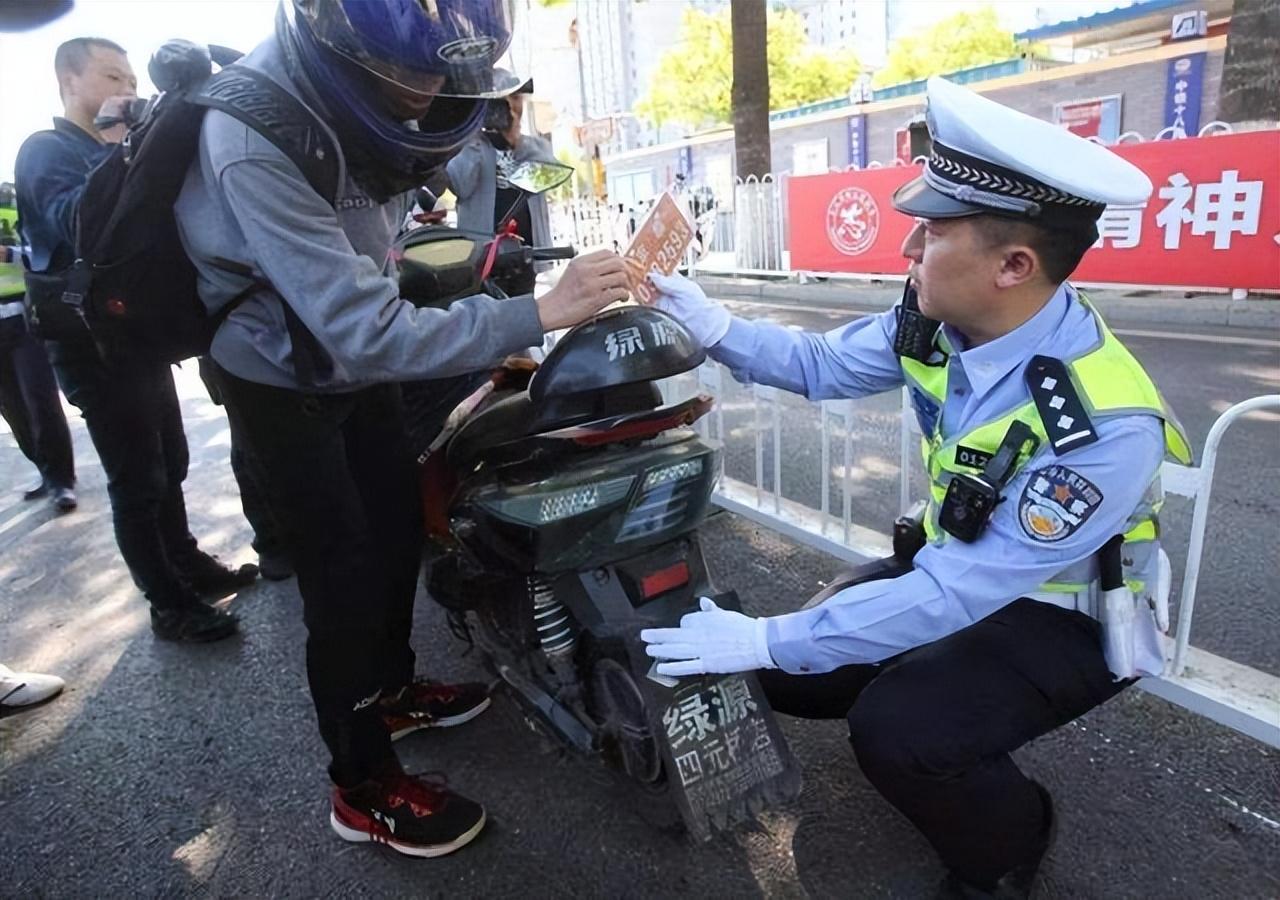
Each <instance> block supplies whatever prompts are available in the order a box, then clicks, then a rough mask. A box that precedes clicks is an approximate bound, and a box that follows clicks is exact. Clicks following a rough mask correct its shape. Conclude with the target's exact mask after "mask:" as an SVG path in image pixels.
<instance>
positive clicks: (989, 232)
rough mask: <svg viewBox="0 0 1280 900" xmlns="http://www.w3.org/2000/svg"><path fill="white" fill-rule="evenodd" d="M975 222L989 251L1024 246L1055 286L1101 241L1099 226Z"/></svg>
mask: <svg viewBox="0 0 1280 900" xmlns="http://www.w3.org/2000/svg"><path fill="white" fill-rule="evenodd" d="M973 222H974V224H975V225H976V226H977V229H978V233H979V234H981V235H982V237H983V239H984V240H985V241H986V242H987V245H988V246H989V247H992V248H995V247H1002V246H1005V245H1007V244H1025V245H1027V246H1028V247H1030V248H1031V249H1032V250H1034V251H1035V254H1036V256H1037V257H1038V258H1039V260H1040V267H1041V268H1042V269H1043V270H1044V274H1045V277H1046V278H1048V279H1049V281H1051V282H1052V283H1054V284H1061V283H1062V282H1064V281H1066V280H1067V279H1068V278H1069V277H1071V273H1072V272H1074V271H1075V270H1076V266H1078V265H1080V260H1082V259H1084V255H1085V252H1086V251H1088V249H1089V248H1090V247H1092V246H1093V242H1094V241H1096V240H1097V239H1098V229H1097V226H1096V225H1095V224H1094V223H1092V222H1079V223H1076V224H1072V225H1060V226H1059V225H1055V226H1053V227H1048V226H1045V225H1039V224H1036V223H1035V222H1027V221H1022V220H1019V219H1011V218H1008V217H1006V216H987V215H982V216H974V217H973Z"/></svg>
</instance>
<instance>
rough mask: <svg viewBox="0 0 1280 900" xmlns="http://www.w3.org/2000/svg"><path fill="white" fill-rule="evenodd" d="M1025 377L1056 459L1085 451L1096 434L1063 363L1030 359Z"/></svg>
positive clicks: (1096, 437)
mask: <svg viewBox="0 0 1280 900" xmlns="http://www.w3.org/2000/svg"><path fill="white" fill-rule="evenodd" d="M1025 377H1026V379H1027V388H1028V389H1029V390H1030V391H1031V399H1032V400H1034V401H1035V404H1036V411H1037V412H1038V413H1039V414H1040V422H1041V424H1043V425H1044V430H1045V434H1047V435H1048V436H1049V446H1051V447H1052V448H1053V452H1054V455H1055V456H1061V455H1062V454H1064V453H1067V452H1069V451H1071V450H1076V449H1078V448H1080V447H1087V446H1088V445H1089V444H1092V443H1093V442H1094V441H1096V440H1097V439H1098V432H1097V431H1095V430H1094V427H1093V422H1092V421H1091V420H1090V419H1089V413H1088V411H1087V410H1085V408H1084V402H1083V401H1082V400H1081V399H1080V394H1079V392H1078V391H1076V386H1075V384H1073V383H1072V381H1071V374H1070V373H1069V372H1068V371H1067V367H1066V365H1065V364H1063V362H1062V360H1060V359H1054V358H1053V357H1052V356H1033V357H1031V362H1029V363H1027V370H1026V375H1025Z"/></svg>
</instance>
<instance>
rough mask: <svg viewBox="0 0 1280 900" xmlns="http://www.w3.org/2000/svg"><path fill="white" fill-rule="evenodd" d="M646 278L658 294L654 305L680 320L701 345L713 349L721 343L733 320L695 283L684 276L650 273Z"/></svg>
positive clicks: (727, 311)
mask: <svg viewBox="0 0 1280 900" xmlns="http://www.w3.org/2000/svg"><path fill="white" fill-rule="evenodd" d="M648 277H649V280H650V281H651V282H653V286H654V287H656V288H657V289H658V291H659V293H658V299H657V301H655V303H654V306H656V307H658V309H660V310H662V311H663V312H665V313H668V314H670V315H672V316H674V317H675V318H677V319H679V320H680V322H681V323H682V324H683V325H684V327H685V328H688V329H689V332H690V333H691V334H692V335H693V336H694V337H695V338H697V339H698V342H699V343H701V344H702V346H704V347H712V346H715V345H716V344H717V343H719V342H720V339H721V338H722V337H724V333H725V332H726V331H728V330H729V322H730V321H731V320H732V318H733V317H732V316H731V315H730V314H729V310H727V309H725V308H724V307H723V306H721V305H720V304H719V303H717V302H716V301H715V300H711V299H708V297H707V295H706V294H704V293H703V292H702V288H700V287H698V285H697V283H696V282H693V281H690V280H689V279H688V278H685V277H684V276H683V275H661V274H659V273H657V272H650V273H649V276H648Z"/></svg>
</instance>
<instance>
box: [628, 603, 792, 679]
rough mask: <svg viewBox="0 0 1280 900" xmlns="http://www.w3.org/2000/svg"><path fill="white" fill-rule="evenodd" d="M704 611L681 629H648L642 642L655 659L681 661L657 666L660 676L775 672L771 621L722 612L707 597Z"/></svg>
mask: <svg viewBox="0 0 1280 900" xmlns="http://www.w3.org/2000/svg"><path fill="white" fill-rule="evenodd" d="M699 605H700V606H701V608H702V609H701V612H695V613H689V614H688V615H686V616H684V617H683V618H681V619H680V627H679V628H646V629H644V630H643V631H641V632H640V639H641V640H642V641H644V642H645V643H646V644H648V645H649V646H648V647H645V653H647V654H649V655H650V656H652V657H654V658H655V659H673V660H681V662H664V663H659V664H658V674H659V675H707V674H711V673H717V674H718V673H730V672H748V671H751V670H753V669H776V668H777V667H778V664H777V663H775V662H774V661H773V657H772V656H771V655H769V638H768V627H769V625H768V619H756V618H752V617H751V616H744V615H743V614H742V613H739V612H733V611H732V610H727V609H721V608H720V607H718V606H716V604H715V602H714V601H713V600H711V599H709V598H707V597H703V598H702V599H701V600H700V601H699Z"/></svg>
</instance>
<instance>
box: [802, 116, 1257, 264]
mask: <svg viewBox="0 0 1280 900" xmlns="http://www.w3.org/2000/svg"><path fill="white" fill-rule="evenodd" d="M1112 149H1113V150H1114V151H1115V152H1116V153H1118V154H1119V155H1120V156H1122V157H1124V158H1125V159H1127V160H1129V161H1130V162H1132V163H1133V164H1134V165H1136V166H1137V167H1138V168H1140V169H1142V171H1143V172H1145V173H1146V174H1147V177H1148V178H1150V179H1151V183H1152V185H1153V186H1154V190H1153V192H1152V194H1151V197H1150V198H1149V199H1148V200H1147V202H1146V203H1145V204H1142V205H1139V206H1112V207H1108V208H1107V211H1106V212H1105V213H1104V214H1103V216H1102V219H1101V221H1099V223H1098V232H1099V239H1098V243H1097V244H1095V245H1094V248H1093V249H1092V250H1090V251H1089V253H1088V254H1086V256H1085V258H1084V261H1083V262H1082V263H1081V264H1080V267H1079V268H1078V269H1076V271H1075V274H1074V275H1072V278H1073V279H1074V280H1078V281H1100V282H1116V283H1122V284H1152V285H1158V284H1168V285H1180V286H1181V285H1186V286H1193V287H1223V288H1252V289H1260V290H1278V289H1280V131H1261V132H1252V133H1247V134H1231V135H1220V136H1216V137H1203V138H1187V139H1185V140H1172V141H1151V142H1149V143H1143V144H1122V145H1119V146H1116V147H1113V148H1112ZM919 172H920V167H919V166H892V167H889V168H884V169H864V170H862V171H860V172H839V173H831V174H827V175H807V176H801V177H793V178H790V179H788V181H787V204H788V220H789V222H790V238H791V239H790V244H791V268H793V269H798V270H804V271H811V272H864V273H886V274H902V273H904V272H906V269H907V261H906V259H904V258H903V256H902V253H901V246H902V242H903V240H904V239H905V238H906V236H907V234H908V233H909V232H910V230H911V227H912V221H911V219H910V218H909V217H908V216H905V215H903V214H902V213H899V212H898V211H896V210H895V209H894V208H893V204H892V203H891V202H890V197H892V196H893V192H894V190H895V189H897V188H898V187H899V186H900V185H902V184H905V183H906V182H907V181H909V180H911V179H912V178H914V177H915V176H916V175H917V174H919Z"/></svg>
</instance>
